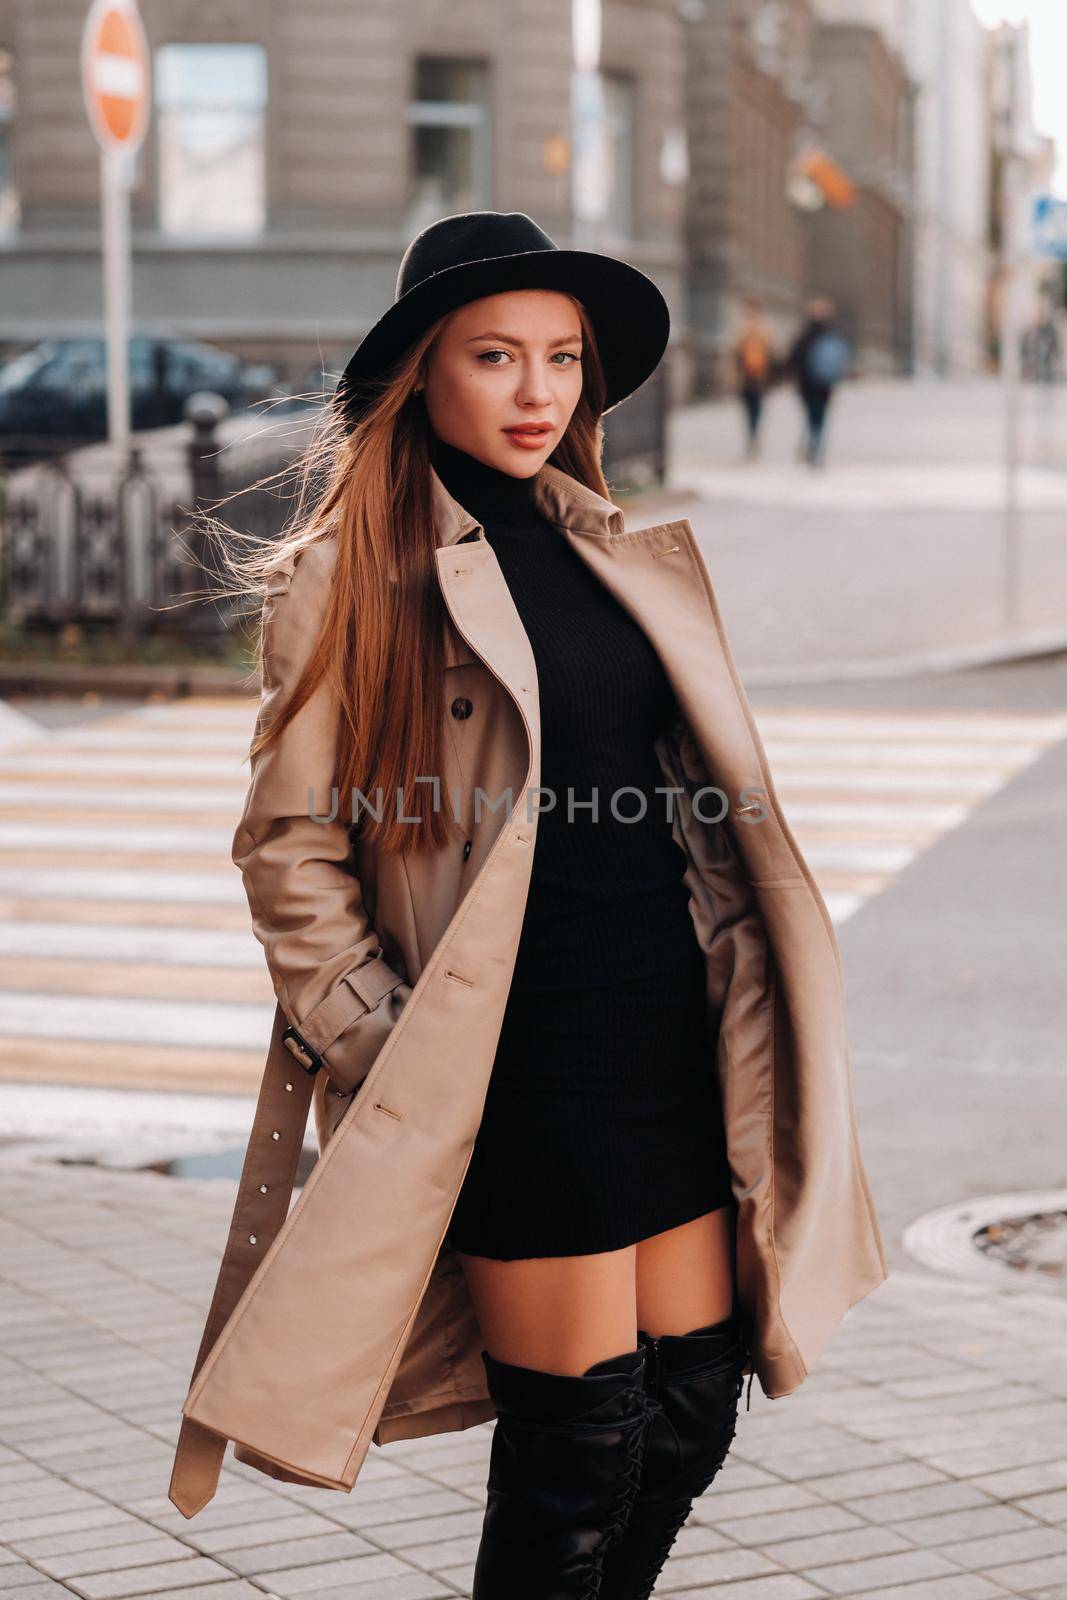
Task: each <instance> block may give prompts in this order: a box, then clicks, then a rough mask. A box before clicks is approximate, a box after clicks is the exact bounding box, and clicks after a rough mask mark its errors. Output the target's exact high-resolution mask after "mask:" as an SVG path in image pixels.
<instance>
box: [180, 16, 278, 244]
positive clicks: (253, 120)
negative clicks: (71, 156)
mask: <svg viewBox="0 0 1067 1600" xmlns="http://www.w3.org/2000/svg"><path fill="white" fill-rule="evenodd" d="M155 95H156V126H157V128H158V135H157V137H158V141H159V143H158V149H159V225H160V227H161V228H162V230H163V231H164V233H175V234H205V233H210V234H218V233H227V234H234V233H236V234H254V233H258V232H260V230H261V229H262V228H263V225H264V222H265V220H266V144H265V122H266V103H267V55H266V51H265V50H264V49H263V47H262V45H258V44H165V45H160V47H159V48H158V49H157V51H156V54H155Z"/></svg>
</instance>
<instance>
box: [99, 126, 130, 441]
mask: <svg viewBox="0 0 1067 1600" xmlns="http://www.w3.org/2000/svg"><path fill="white" fill-rule="evenodd" d="M125 167H126V161H125V155H124V152H123V151H121V150H113V149H104V150H101V152H100V198H101V210H102V216H101V223H102V234H103V251H104V255H103V267H104V321H105V327H106V338H107V436H108V441H109V443H110V444H112V445H113V446H115V448H116V449H118V450H120V451H122V452H123V453H124V452H125V451H126V450H127V449H128V448H129V443H130V373H129V357H128V350H129V329H130V191H129V187H128V185H127V182H126V172H125V170H124V169H125Z"/></svg>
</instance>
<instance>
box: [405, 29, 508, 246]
mask: <svg viewBox="0 0 1067 1600" xmlns="http://www.w3.org/2000/svg"><path fill="white" fill-rule="evenodd" d="M408 120H409V122H410V123H411V174H412V184H411V200H410V210H409V216H408V226H409V228H410V229H411V231H412V232H418V231H419V229H421V228H424V227H426V226H427V224H429V223H431V222H435V221H436V220H437V218H438V217H443V216H448V215H449V214H450V213H451V212H454V211H486V210H488V209H489V208H490V207H491V205H492V178H491V128H490V118H489V72H488V67H487V65H486V63H485V62H484V61H466V60H460V59H457V58H455V57H450V56H420V57H419V59H418V60H417V61H416V63H415V94H414V98H413V100H412V101H411V104H410V106H409V107H408Z"/></svg>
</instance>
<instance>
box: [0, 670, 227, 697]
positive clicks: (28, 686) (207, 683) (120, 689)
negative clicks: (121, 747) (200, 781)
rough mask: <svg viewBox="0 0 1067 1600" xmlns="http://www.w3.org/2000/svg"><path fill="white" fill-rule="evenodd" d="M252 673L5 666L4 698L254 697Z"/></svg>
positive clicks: (0, 683)
mask: <svg viewBox="0 0 1067 1600" xmlns="http://www.w3.org/2000/svg"><path fill="white" fill-rule="evenodd" d="M248 679H249V672H248V671H247V670H242V669H241V668H239V667H221V666H214V667H197V666H187V667H183V666H173V667H169V666H151V665H144V666H136V665H131V666H122V665H120V666H74V665H71V666H67V665H66V664H65V663H63V662H58V661H43V662H33V661H23V662H16V661H3V662H0V696H7V695H13V694H23V695H29V694H32V695H45V694H72V695H77V694H101V695H117V696H122V697H124V698H130V699H143V698H144V697H145V696H146V695H151V694H162V695H167V696H169V697H171V698H173V699H182V698H184V697H186V696H188V695H240V694H244V695H251V694H253V693H254V692H255V691H254V689H253V687H252V686H251V685H250V684H249V681H248Z"/></svg>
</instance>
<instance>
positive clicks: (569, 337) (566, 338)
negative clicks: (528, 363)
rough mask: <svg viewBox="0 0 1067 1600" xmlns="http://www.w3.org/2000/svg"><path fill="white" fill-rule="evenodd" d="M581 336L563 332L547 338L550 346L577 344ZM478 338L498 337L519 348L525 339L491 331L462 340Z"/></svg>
mask: <svg viewBox="0 0 1067 1600" xmlns="http://www.w3.org/2000/svg"><path fill="white" fill-rule="evenodd" d="M581 337H582V336H581V334H580V333H564V334H561V335H560V337H559V338H558V339H550V340H549V344H550V346H551V345H557V344H578V343H579V342H580V340H581ZM478 339H499V341H500V343H501V344H514V345H518V346H519V348H520V349H521V348H522V346H523V344H524V343H525V341H524V340H523V339H516V338H514V337H513V335H512V334H510V333H493V332H489V333H475V334H472V336H471V337H470V338H469V339H467V340H465V341H464V342H465V343H466V344H474V343H475V341H476V340H478Z"/></svg>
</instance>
